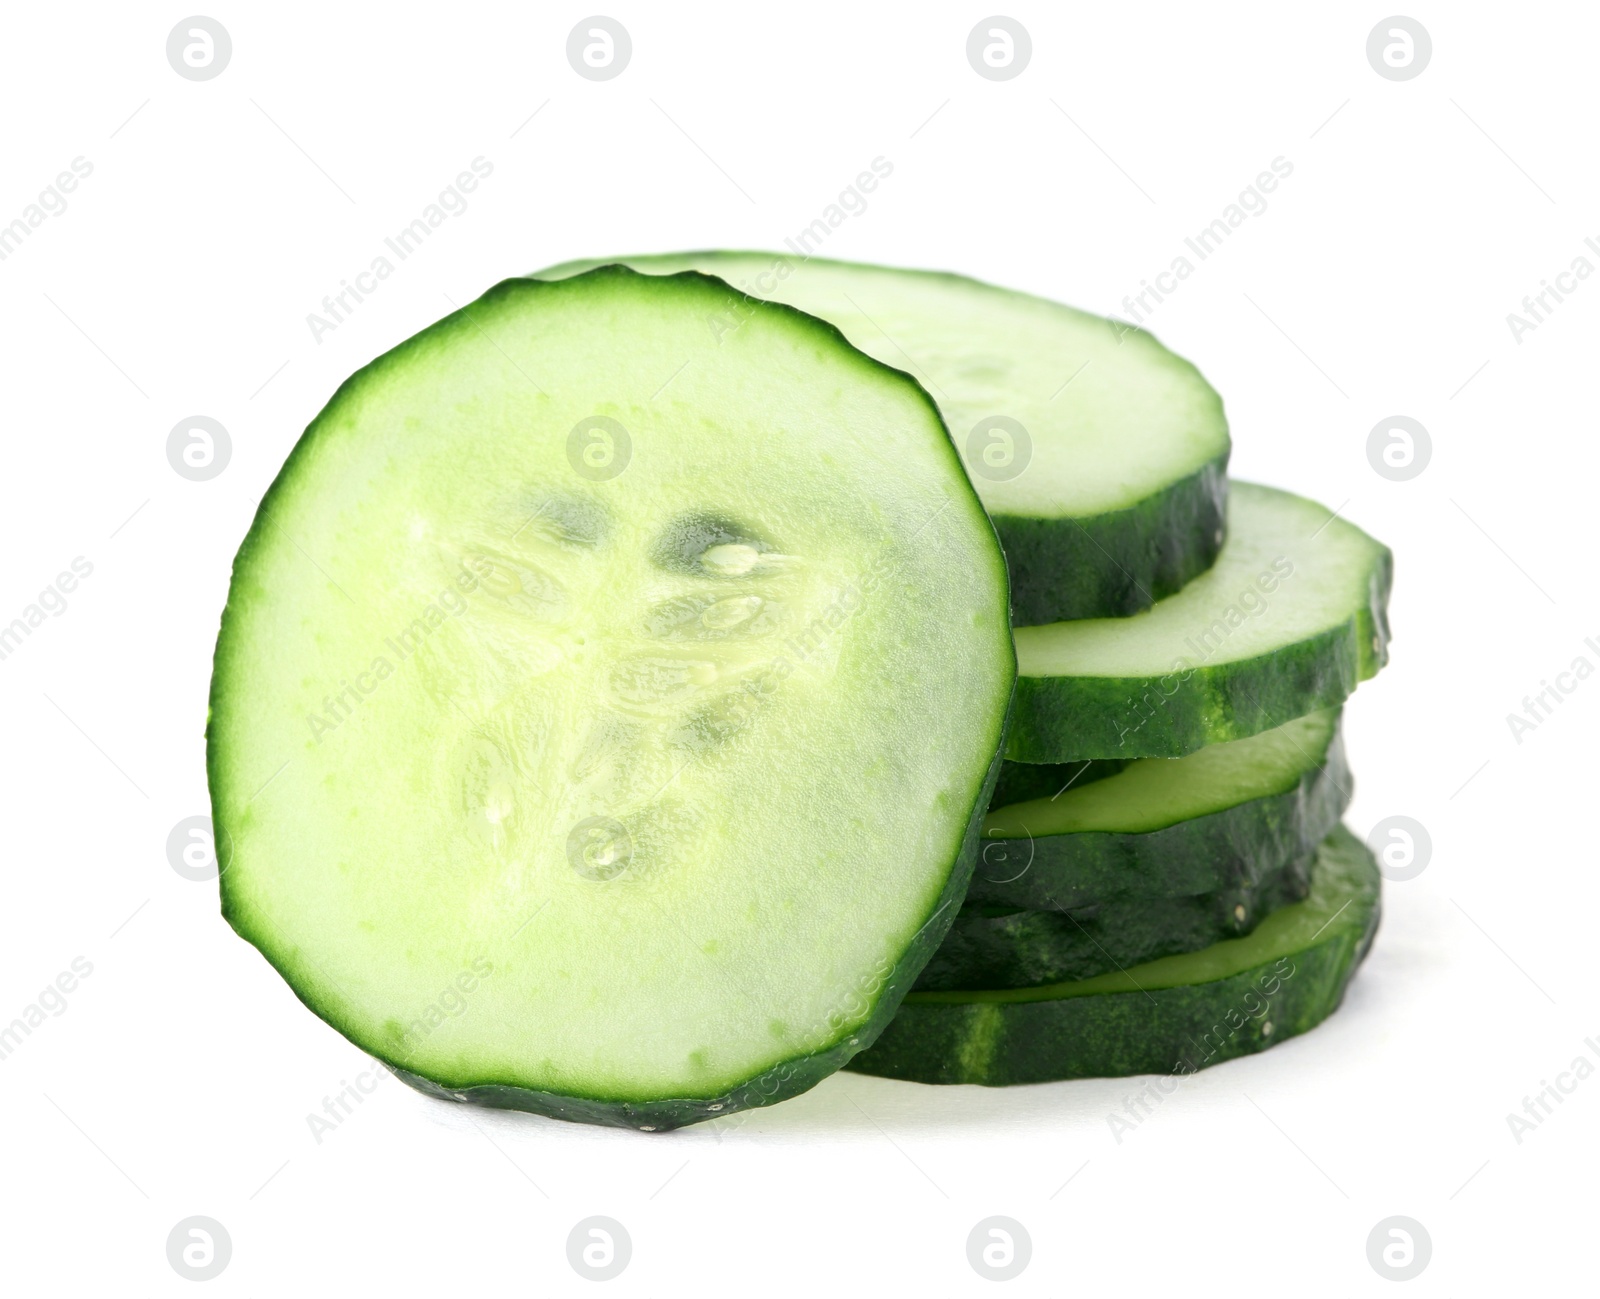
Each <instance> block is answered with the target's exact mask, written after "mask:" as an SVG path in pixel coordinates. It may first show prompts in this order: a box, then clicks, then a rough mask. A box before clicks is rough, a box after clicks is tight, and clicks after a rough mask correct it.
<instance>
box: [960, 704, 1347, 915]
mask: <svg viewBox="0 0 1600 1299" xmlns="http://www.w3.org/2000/svg"><path fill="white" fill-rule="evenodd" d="M1307 759H1308V762H1307V768H1306V770H1305V771H1303V772H1302V773H1301V775H1300V778H1299V780H1298V781H1296V782H1295V783H1294V784H1292V785H1291V786H1290V787H1289V788H1287V789H1284V790H1281V791H1279V792H1277V793H1274V794H1269V795H1266V796H1264V797H1261V798H1253V799H1249V800H1247V801H1245V802H1242V803H1237V804H1235V805H1234V806H1233V807H1229V808H1224V809H1222V810H1220V811H1216V812H1212V813H1210V814H1208V815H1206V816H1196V817H1190V818H1189V819H1187V820H1184V821H1179V822H1177V823H1176V824H1174V825H1169V826H1165V827H1163V828H1162V829H1159V830H1151V831H1148V832H1145V833H1142V834H1118V833H1112V832H1108V831H1099V830H1090V831H1082V832H1079V833H1075V834H1053V835H1040V836H1038V837H1036V838H1033V839H1026V838H1023V839H1010V838H993V839H988V838H986V839H985V840H984V841H983V851H982V854H981V856H980V859H979V862H978V868H977V870H976V871H975V872H974V874H973V877H972V887H971V888H970V889H969V890H968V892H967V901H968V902H969V903H986V904H990V905H994V906H1008V907H1018V908H1024V909H1029V910H1069V909H1071V908H1074V907H1082V906H1089V905H1092V904H1093V903H1096V902H1102V901H1105V900H1107V899H1111V898H1118V897H1122V896H1125V895H1129V894H1132V895H1135V896H1138V897H1142V898H1157V897H1176V896H1181V895H1185V894H1197V893H1211V892H1214V891H1216V890H1224V889H1240V888H1248V887H1250V886H1252V885H1254V884H1258V883H1259V882H1260V881H1262V880H1263V879H1264V878H1266V877H1267V876H1268V875H1270V874H1271V873H1272V872H1273V871H1274V870H1276V869H1278V868H1279V867H1281V866H1283V865H1284V864H1285V863H1287V862H1293V861H1301V862H1305V861H1309V860H1310V859H1311V857H1312V856H1313V855H1314V854H1315V853H1316V850H1317V845H1318V844H1320V843H1321V842H1322V841H1323V840H1324V839H1325V838H1326V837H1327V836H1328V835H1329V834H1330V833H1331V832H1332V831H1333V829H1334V827H1335V826H1337V825H1338V823H1339V818H1340V817H1341V816H1343V815H1344V810H1345V808H1346V807H1347V806H1349V803H1350V796H1351V792H1352V780H1351V776H1350V768H1349V766H1348V764H1347V762H1346V759H1345V751H1344V738H1343V735H1342V733H1341V732H1340V730H1338V729H1335V730H1334V732H1333V735H1332V738H1331V739H1330V741H1329V743H1328V747H1327V749H1326V750H1324V751H1321V752H1318V753H1315V754H1308V755H1307Z"/></svg>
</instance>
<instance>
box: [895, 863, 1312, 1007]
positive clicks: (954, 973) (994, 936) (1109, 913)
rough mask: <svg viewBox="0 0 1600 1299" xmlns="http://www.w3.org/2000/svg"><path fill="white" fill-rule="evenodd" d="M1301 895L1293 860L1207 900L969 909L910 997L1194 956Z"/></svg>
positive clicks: (1020, 984)
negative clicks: (922, 992)
mask: <svg viewBox="0 0 1600 1299" xmlns="http://www.w3.org/2000/svg"><path fill="white" fill-rule="evenodd" d="M1310 888H1311V863H1310V860H1309V859H1304V858H1297V859H1295V860H1293V861H1290V862H1288V863H1286V864H1284V865H1282V866H1280V867H1278V868H1277V869H1276V870H1273V871H1269V872H1268V873H1266V874H1265V875H1263V876H1262V877H1260V878H1259V879H1254V880H1250V881H1248V882H1246V883H1242V884H1236V885H1234V886H1233V887H1231V888H1227V889H1221V890H1218V891H1217V892H1215V893H1198V894H1189V895H1187V896H1182V897H1141V896H1138V895H1136V894H1124V895H1123V896H1121V897H1116V898H1112V899H1111V900H1110V901H1107V902H1101V903H1096V904H1093V905H1091V906H1086V907H1079V908H1074V909H1073V910H1071V911H1019V910H1014V909H1011V908H1007V907H998V906H993V905H991V904H986V903H976V902H968V903H967V904H966V905H965V906H963V907H962V908H961V911H960V914H958V915H957V916H956V921H955V924H954V925H952V926H951V927H950V932H949V933H948V934H947V935H945V940H944V942H943V944H942V945H941V946H940V948H939V950H938V951H937V952H935V953H934V954H933V959H932V960H931V961H929V962H928V964H927V965H926V966H925V967H923V971H922V975H921V977H920V978H919V979H918V980H917V982H916V987H917V989H918V990H946V989H952V988H963V989H977V988H985V989H987V988H1032V987H1037V986H1039V985H1041V984H1046V983H1060V982H1063V981H1064V980H1067V979H1088V978H1092V977H1094V976H1095V975H1097V974H1105V973H1107V972H1109V971H1111V970H1121V969H1125V968H1127V967H1128V966H1130V965H1138V964H1139V963H1140V962H1142V961H1152V960H1154V959H1156V957H1158V956H1172V955H1175V954H1177V953H1179V952H1196V951H1199V950H1200V949H1201V948H1202V947H1210V946H1211V945H1212V944H1213V943H1220V942H1222V941H1223V940H1224V939H1228V938H1237V937H1239V936H1240V935H1241V934H1248V933H1249V932H1250V931H1251V930H1252V929H1254V928H1255V927H1256V925H1257V924H1258V923H1260V921H1261V920H1262V919H1263V918H1265V917H1266V916H1269V915H1271V914H1272V913H1273V912H1274V911H1276V910H1277V909H1278V908H1279V907H1282V906H1287V905H1288V904H1290V903H1294V902H1300V901H1302V900H1303V899H1304V898H1305V896H1306V894H1307V892H1309V891H1310Z"/></svg>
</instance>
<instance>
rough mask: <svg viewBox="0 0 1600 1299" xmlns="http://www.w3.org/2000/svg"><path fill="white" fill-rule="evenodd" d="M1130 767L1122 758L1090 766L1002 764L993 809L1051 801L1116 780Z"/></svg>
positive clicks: (1094, 761)
mask: <svg viewBox="0 0 1600 1299" xmlns="http://www.w3.org/2000/svg"><path fill="white" fill-rule="evenodd" d="M1127 765H1128V764H1127V762H1126V761H1124V760H1123V759H1121V758H1101V759H1095V760H1092V761H1089V762H1012V761H1011V760H1010V759H1009V758H1008V759H1006V760H1005V761H1004V762H1003V763H1001V764H1000V780H999V782H998V783H997V784H996V785H995V787H994V797H993V798H992V799H991V800H990V801H989V808H990V810H991V811H993V810H994V809H995V808H1000V807H1007V806H1009V805H1010V804H1012V803H1027V802H1029V801H1031V800H1033V799H1035V798H1051V797H1053V796H1054V795H1056V794H1059V793H1061V792H1062V791H1063V790H1065V789H1077V788H1078V787H1079V786H1080V785H1092V784H1093V783H1094V782H1095V781H1097V780H1103V779H1105V777H1107V776H1114V775H1116V774H1117V772H1119V771H1121V770H1122V769H1123V768H1124V767H1126V766H1127Z"/></svg>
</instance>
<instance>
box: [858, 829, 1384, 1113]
mask: <svg viewBox="0 0 1600 1299" xmlns="http://www.w3.org/2000/svg"><path fill="white" fill-rule="evenodd" d="M1380 882H1381V878H1380V875H1379V872H1378V863H1377V861H1376V859H1375V858H1374V857H1373V856H1372V854H1371V853H1370V852H1369V851H1368V850H1367V847H1366V845H1365V844H1363V843H1362V842H1361V841H1360V840H1359V839H1357V838H1356V837H1355V835H1353V834H1351V833H1350V832H1349V831H1348V830H1347V829H1344V828H1343V827H1341V828H1340V829H1338V830H1336V831H1335V832H1334V833H1333V834H1332V835H1330V836H1329V837H1328V839H1327V841H1326V842H1325V843H1324V844H1323V845H1322V848H1321V849H1320V851H1319V852H1318V854H1317V859H1316V863H1315V866H1314V867H1313V873H1312V885H1311V894H1310V896H1309V897H1307V898H1306V900H1305V901H1304V902H1299V903H1296V904H1294V905H1293V906H1288V907H1284V908H1283V909H1281V910H1279V911H1276V912H1274V913H1273V914H1272V915H1270V916H1268V917H1267V918H1266V919H1265V920H1264V921H1262V922H1261V924H1260V925H1258V926H1257V927H1256V929H1255V931H1254V932H1253V933H1251V934H1250V935H1248V936H1247V937H1244V938H1235V939H1230V940H1228V941H1226V942H1221V943H1217V944H1216V945H1215V946H1212V947H1208V948H1206V949H1204V950H1203V951H1199V952H1190V953H1188V954H1186V955H1182V956H1167V957H1163V958H1161V959H1160V960H1157V961H1151V962H1148V963H1147V964H1144V965H1139V966H1135V967H1133V968H1131V969H1128V970H1126V971H1117V972H1114V973H1111V974H1104V975H1099V976H1097V977H1096V978H1093V979H1084V980H1081V981H1079V982H1075V983H1061V984H1055V985H1052V986H1049V987H1042V988H1014V989H1008V990H1003V991H990V992H917V993H913V994H912V995H911V996H910V997H908V998H907V999H906V1001H905V1003H904V1005H902V1006H901V1008H900V1013H899V1014H898V1015H897V1016H896V1017H895V1019H894V1021H893V1022H892V1023H891V1024H890V1025H889V1027H888V1029H887V1030H886V1031H885V1032H884V1033H883V1034H882V1035H881V1036H880V1037H879V1038H878V1041H877V1043H876V1044H875V1045H874V1046H873V1047H872V1048H871V1049H870V1050H868V1051H865V1052H863V1053H862V1054H860V1055H858V1056H856V1057H855V1058H854V1059H853V1060H852V1061H851V1062H850V1064H849V1066H848V1067H849V1068H850V1069H853V1070H855V1071H856V1072H858V1073H871V1074H879V1075H882V1076H884V1077H888V1078H902V1079H906V1080H907V1081H911V1082H925V1083H980V1084H983V1085H985V1086H1006V1085H1009V1084H1014V1083H1034V1082H1051V1081H1055V1080H1058V1079H1067V1078H1106V1077H1123V1076H1126V1075H1128V1074H1139V1073H1179V1074H1181V1073H1192V1072H1194V1071H1195V1070H1196V1069H1200V1068H1204V1067H1206V1066H1207V1065H1211V1064H1217V1063H1220V1062H1221V1061H1223V1060H1230V1059H1233V1058H1235V1057H1237V1056H1241V1055H1247V1054H1250V1053H1251V1052H1255V1051H1261V1050H1264V1049H1265V1048H1267V1047H1269V1046H1271V1045H1272V1044H1273V1043H1275V1042H1281V1041H1283V1040H1284V1039H1285V1038H1287V1037H1293V1036H1295V1035H1297V1034H1300V1033H1304V1032H1306V1031H1307V1030H1309V1029H1311V1028H1314V1027H1315V1026H1316V1025H1317V1024H1319V1023H1321V1022H1322V1021H1323V1020H1324V1019H1326V1018H1327V1017H1328V1016H1329V1015H1330V1014H1332V1013H1333V1011H1334V1010H1335V1009H1336V1008H1337V1007H1338V1005H1339V1002H1340V1000H1341V999H1342V998H1343V996H1344V990H1345V988H1346V986H1347V985H1348V984H1349V982H1350V979H1351V977H1352V975H1354V973H1355V970H1356V968H1357V966H1358V965H1359V964H1360V962H1361V959H1362V958H1363V957H1364V956H1365V955H1366V953H1367V949H1368V948H1369V946H1370V945H1371V943H1372V936H1373V934H1374V933H1375V932H1376V930H1377V926H1378V915H1379V885H1380Z"/></svg>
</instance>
